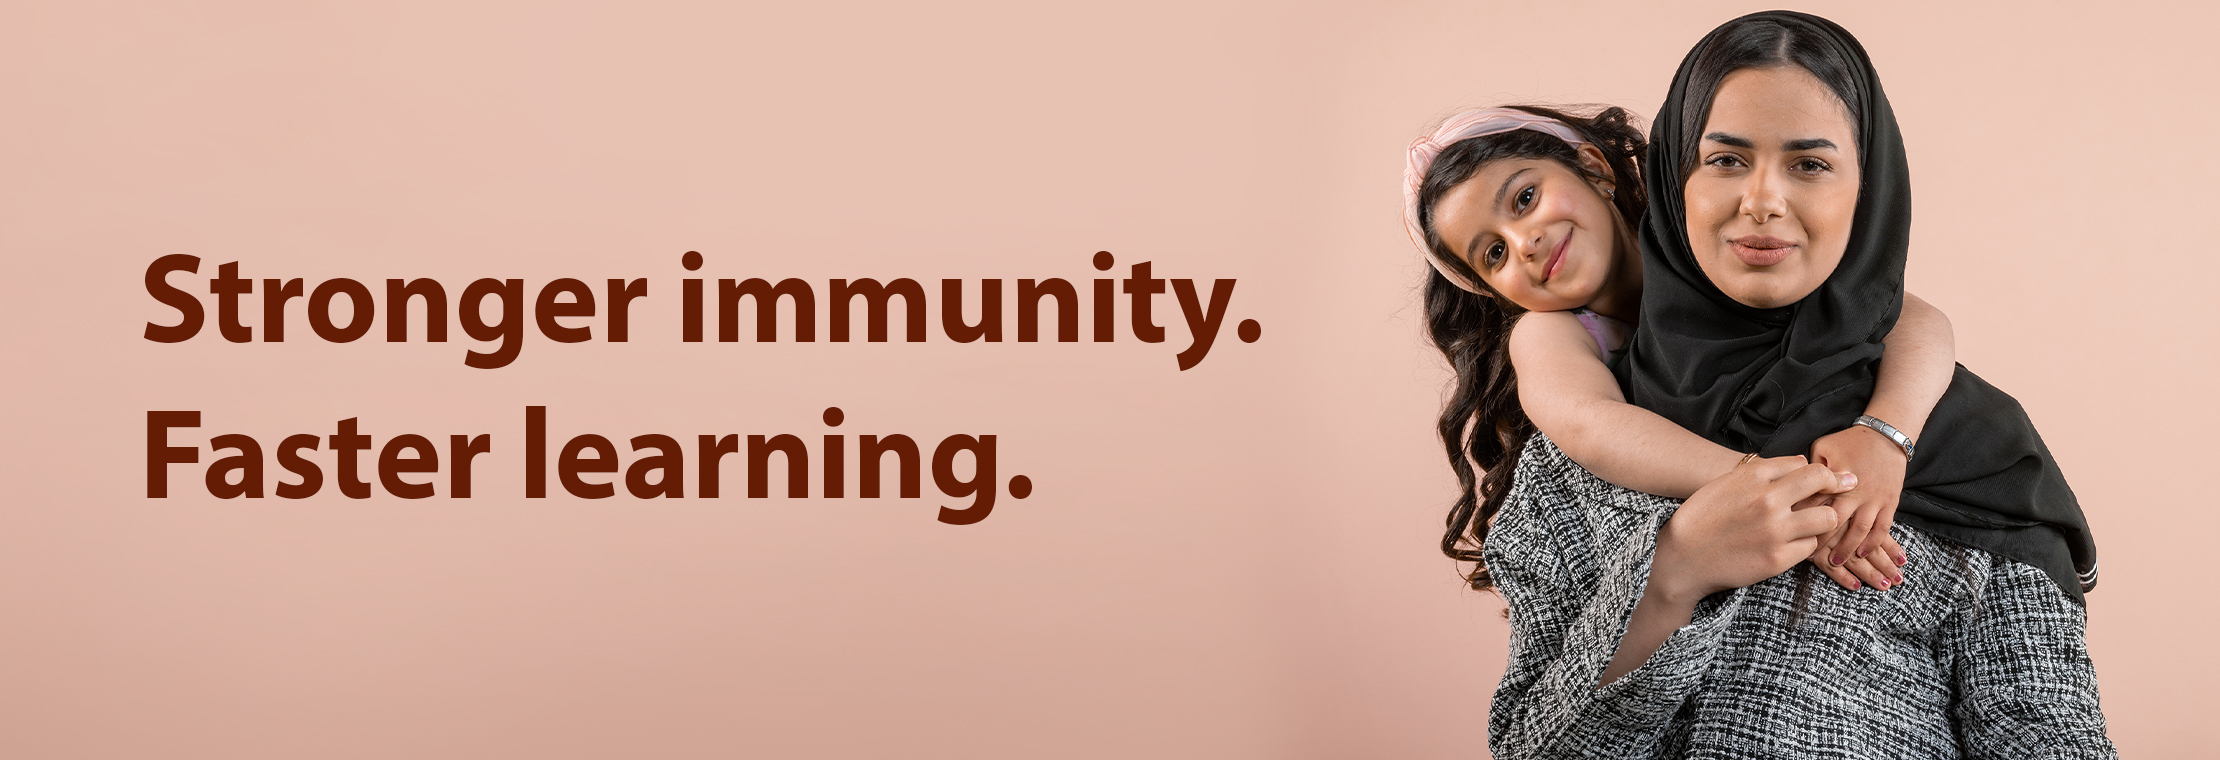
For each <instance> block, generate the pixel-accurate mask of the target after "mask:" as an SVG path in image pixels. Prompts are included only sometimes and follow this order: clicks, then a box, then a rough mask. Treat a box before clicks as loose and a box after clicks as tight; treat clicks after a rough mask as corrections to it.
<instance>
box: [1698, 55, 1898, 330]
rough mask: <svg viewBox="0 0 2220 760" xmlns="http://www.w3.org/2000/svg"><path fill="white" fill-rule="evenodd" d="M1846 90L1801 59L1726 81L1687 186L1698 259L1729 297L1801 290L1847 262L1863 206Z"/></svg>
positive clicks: (1782, 297) (1770, 302) (1789, 298)
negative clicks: (1840, 93) (1841, 94)
mask: <svg viewBox="0 0 2220 760" xmlns="http://www.w3.org/2000/svg"><path fill="white" fill-rule="evenodd" d="M1854 134H1855V133H1854V131H1853V129H1852V128H1851V126H1850V115H1849V113H1848V111H1847V109H1845V108H1844V107H1843V104H1842V99H1840V98H1837V97H1835V94H1834V92H1833V91H1832V90H1829V89H1827V85H1826V84H1825V83H1823V82H1820V81H1819V79H1818V78H1817V77H1814V76H1812V75H1811V73H1810V72H1807V71H1805V70H1803V69H1802V68H1800V67H1796V66H1781V67H1774V68H1765V69H1743V70H1741V71H1737V72H1734V73H1732V74H1728V75H1727V78H1726V79H1725V80H1722V81H1721V82H1720V83H1719V92H1718V95H1717V97H1715V98H1714V99H1713V100H1712V102H1711V115H1710V117H1709V118H1708V120H1707V121H1706V122H1705V124H1704V134H1703V139H1702V141H1701V142H1700V143H1698V147H1697V165H1696V169H1695V171H1693V172H1690V173H1689V176H1688V184H1687V185H1686V186H1685V187H1684V189H1683V191H1682V194H1683V199H1684V200H1685V201H1686V208H1687V214H1688V245H1689V248H1690V249H1691V250H1693V251H1694V252H1695V255H1696V264H1697V266H1699V267H1701V268H1702V269H1703V272H1704V274H1705V275H1706V276H1708V277H1710V278H1711V282H1712V284H1714V285H1717V286H1719V290H1720V291H1721V292H1724V293H1726V294H1727V296H1728V297H1729V298H1733V299H1734V300H1736V301H1739V302H1741V303H1742V304H1744V305H1747V306H1754V307H1758V308H1761V309H1769V308H1773V307H1777V306H1786V305H1788V304H1792V303H1795V302H1797V301H1800V300H1803V298H1804V296H1808V295H1811V293H1812V291H1814V290H1818V289H1819V285H1820V284H1821V283H1824V282H1826V281H1827V276H1828V275H1831V274H1834V271H1835V267H1836V265H1838V264H1841V263H1842V253H1843V251H1844V250H1846V249H1847V248H1848V247H1849V244H1850V223H1851V220H1852V219H1853V218H1854V217H1855V216H1856V214H1857V207H1858V150H1857V144H1856V143H1855V141H1854V140H1853V135H1854Z"/></svg>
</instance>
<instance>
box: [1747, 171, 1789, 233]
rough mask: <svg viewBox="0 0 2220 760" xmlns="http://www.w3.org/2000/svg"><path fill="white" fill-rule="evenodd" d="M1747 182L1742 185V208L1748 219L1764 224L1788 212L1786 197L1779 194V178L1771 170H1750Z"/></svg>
mask: <svg viewBox="0 0 2220 760" xmlns="http://www.w3.org/2000/svg"><path fill="white" fill-rule="evenodd" d="M1749 177H1750V179H1749V184H1746V185H1744V186H1743V187H1742V208H1741V212H1742V214H1743V215H1744V216H1748V217H1750V221H1753V222H1757V223H1758V224H1764V223H1766V222H1769V221H1772V220H1773V219H1774V218H1775V217H1779V216H1782V215H1784V214H1787V213H1788V198H1787V196H1784V195H1782V194H1781V186H1780V183H1781V178H1779V177H1775V176H1773V172H1769V171H1758V172H1751V173H1750V175H1749Z"/></svg>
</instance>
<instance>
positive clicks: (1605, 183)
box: [1573, 143, 1618, 195]
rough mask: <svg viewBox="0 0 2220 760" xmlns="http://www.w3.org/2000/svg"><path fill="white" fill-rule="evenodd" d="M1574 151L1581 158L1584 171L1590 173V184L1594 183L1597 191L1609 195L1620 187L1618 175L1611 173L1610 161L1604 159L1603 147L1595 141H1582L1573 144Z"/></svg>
mask: <svg viewBox="0 0 2220 760" xmlns="http://www.w3.org/2000/svg"><path fill="white" fill-rule="evenodd" d="M1573 152H1574V153H1575V154H1577V155H1578V158H1579V159H1580V168H1581V170H1582V172H1583V173H1585V174H1587V175H1588V176H1587V180H1588V184H1590V185H1594V186H1595V188H1596V192H1599V193H1603V194H1605V195H1609V194H1611V192H1612V191H1613V190H1614V189H1616V188H1617V187H1618V177H1617V176H1615V175H1613V174H1612V173H1611V164H1610V162H1608V161H1605V160H1603V149H1601V148H1597V147H1596V146H1595V145H1594V144H1593V143H1581V144H1579V145H1575V146H1573Z"/></svg>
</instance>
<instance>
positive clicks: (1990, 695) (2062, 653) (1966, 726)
mask: <svg viewBox="0 0 2220 760" xmlns="http://www.w3.org/2000/svg"><path fill="white" fill-rule="evenodd" d="M1989 564H1990V568H1989V573H1988V574H1987V577H1986V578H1985V579H1980V580H1977V583H1979V586H1978V587H1977V588H1976V589H1975V595H1974V598H1973V601H1972V603H1971V604H1967V605H1963V606H1961V607H1960V609H1959V610H1958V611H1957V612H1956V613H1954V614H1953V615H1952V617H1951V618H1950V619H1949V620H1948V621H1946V622H1945V624H1944V628H1943V631H1942V634H1943V646H1944V648H1945V654H1946V656H1947V657H1948V658H1949V663H1950V670H1951V677H1952V678H1953V679H1954V680H1955V682H1956V683H1955V687H1956V688H1955V691H1956V692H1957V695H1958V696H1957V699H1956V701H1955V703H1954V704H1953V705H1952V706H1951V711H1952V715H1951V717H1952V722H1953V723H1955V724H1957V725H1958V726H1959V727H1960V730H1959V740H1960V742H1961V743H1962V745H1963V746H1962V747H1961V749H1963V750H1964V752H1965V754H1966V756H1967V757H1969V758H2041V759H2046V760H2063V759H2065V758H2077V759H2078V758H2117V757H2119V751H2118V750H2117V749H2115V748H2114V747H2113V746H2112V741H2111V740H2110V739H2107V738H2106V737H2105V731H2104V713H2103V711H2102V710H2100V709H2099V708H2098V705H2097V674H2096V668H2095V667H2094V666H2093V665H2092V664H2091V663H2090V661H2089V647H2088V643H2087V641H2086V640H2085V638H2084V633H2085V631H2086V629H2087V621H2088V618H2087V611H2086V610H2084V609H2083V608H2082V606H2081V605H2079V604H2076V603H2074V602H2073V601H2072V600H2069V599H2067V598H2066V595H2065V594H2064V593H2063V592H2061V591H2059V590H2058V586H2057V584H2054V583H2052V582H2051V579H2050V577H2049V576H2048V575H2045V574H2044V573H2043V571H2042V570H2039V569H2037V568H2035V567H2034V566H2032V565H2027V564H2023V563H2020V562H2014V561H2011V560H2008V559H2004V558H2002V557H1990V558H1989Z"/></svg>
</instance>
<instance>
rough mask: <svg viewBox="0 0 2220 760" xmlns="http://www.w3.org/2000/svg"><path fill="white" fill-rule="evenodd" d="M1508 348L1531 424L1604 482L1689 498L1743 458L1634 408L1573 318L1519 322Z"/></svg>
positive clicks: (1548, 316)
mask: <svg viewBox="0 0 2220 760" xmlns="http://www.w3.org/2000/svg"><path fill="white" fill-rule="evenodd" d="M1506 347H1507V348H1508V349H1509V350H1510V352H1511V365H1512V366H1513V367H1515V368H1516V369H1517V371H1518V382H1519V406H1520V407H1522V408H1524V409H1525V410H1526V416H1527V419H1530V420H1533V421H1534V427H1536V428H1538V429H1540V430H1541V431H1542V432H1543V433H1545V434H1547V435H1548V436H1549V439H1550V440H1552V441H1555V442H1556V443H1557V447H1558V448H1559V449H1562V450H1564V452H1565V455H1566V456H1569V457H1572V460H1573V461H1574V462H1578V463H1580V466H1582V467H1585V468H1587V469H1588V471H1589V472H1592V473H1595V475H1596V477H1599V478H1603V479H1604V480H1606V481H1609V482H1611V483H1612V484H1615V485H1618V486H1620V487H1623V488H1631V489H1633V490H1636V491H1642V492H1645V493H1653V494H1657V495H1659V496H1666V497H1671V498H1675V499H1686V498H1688V496H1689V495H1690V494H1693V493H1695V492H1696V489H1698V488H1702V487H1703V486H1704V484H1705V483H1709V482H1711V481H1713V480H1715V479H1717V478H1718V477H1719V476H1721V475H1725V474H1727V472H1728V471H1729V470H1733V469H1734V465H1735V463H1736V462H1738V461H1741V459H1742V455H1741V454H1740V453H1737V452H1735V451H1733V450H1731V449H1728V448H1727V447H1725V446H1721V445H1719V444H1716V443H1712V442H1710V441H1707V440H1704V438H1703V436H1699V435H1696V434H1695V433H1691V432H1689V431H1688V429H1687V428H1683V427H1681V426H1679V425H1676V424H1674V423H1673V422H1672V421H1670V420H1667V419H1665V418H1664V417H1660V416H1658V415H1657V414H1656V413H1655V412H1651V411H1650V410H1647V409H1643V408H1641V407H1638V406H1635V405H1633V404H1629V403H1627V402H1626V396H1625V395H1623V394H1621V393H1620V392H1619V381H1618V380H1617V379H1616V378H1613V377H1612V376H1611V369H1610V368H1609V367H1606V366H1605V365H1604V363H1603V349H1600V348H1597V347H1596V342H1595V339H1594V338H1590V337H1589V336H1588V331H1587V328H1584V327H1581V326H1580V320H1579V319H1578V318H1576V317H1574V316H1573V315H1572V314H1570V313H1568V312H1561V311H1552V312H1528V313H1527V314H1526V315H1524V316H1521V317H1519V321H1518V324H1516V325H1514V326H1512V328H1511V338H1510V340H1509V341H1508V345H1507V346H1506ZM1883 419H1886V418H1883ZM1922 421H1924V417H1922ZM1901 456H1902V455H1899V457H1901ZM1861 475H1862V473H1861Z"/></svg>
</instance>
